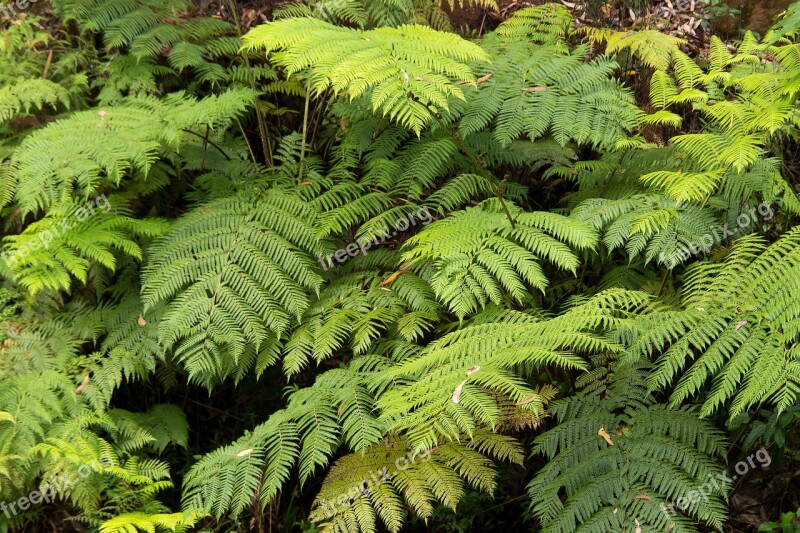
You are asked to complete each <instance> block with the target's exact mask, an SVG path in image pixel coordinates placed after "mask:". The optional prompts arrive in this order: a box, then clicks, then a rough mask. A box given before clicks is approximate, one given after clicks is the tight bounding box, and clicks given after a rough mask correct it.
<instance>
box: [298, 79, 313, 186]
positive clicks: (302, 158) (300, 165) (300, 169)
mask: <svg viewBox="0 0 800 533" xmlns="http://www.w3.org/2000/svg"><path fill="white" fill-rule="evenodd" d="M310 101H311V92H310V91H309V90H308V89H306V105H305V108H304V110H303V142H301V143H300V161H299V163H298V165H297V167H298V168H297V180H298V181H299V180H301V179H302V178H303V161H305V158H306V139H307V138H308V106H309V104H310Z"/></svg>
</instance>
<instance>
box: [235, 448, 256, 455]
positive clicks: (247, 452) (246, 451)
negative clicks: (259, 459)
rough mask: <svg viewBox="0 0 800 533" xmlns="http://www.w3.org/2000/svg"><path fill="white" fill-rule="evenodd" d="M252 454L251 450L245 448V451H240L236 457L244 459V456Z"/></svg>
mask: <svg viewBox="0 0 800 533" xmlns="http://www.w3.org/2000/svg"><path fill="white" fill-rule="evenodd" d="M251 453H253V448H247V449H246V450H242V451H240V452H239V453H237V454H236V457H244V456H245V455H250V454H251Z"/></svg>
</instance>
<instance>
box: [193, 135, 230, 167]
mask: <svg viewBox="0 0 800 533" xmlns="http://www.w3.org/2000/svg"><path fill="white" fill-rule="evenodd" d="M181 131H182V132H184V133H188V134H190V135H194V136H195V137H200V138H201V139H203V141H205V142H207V143H208V144H210V145H211V146H213V147H214V148H216V149H217V150H219V153H221V154H222V155H224V156H225V159H227V160H228V161H232V159H231V156H229V155H228V154H227V153H226V152H225V150H223V149H222V147H221V146H220V145H218V144H217V143H215V142H214V141H212V140H210V139H207V138H206V137H203V136H202V135H200V134H199V133H197V132H194V131H192V130H187V129H183V130H181Z"/></svg>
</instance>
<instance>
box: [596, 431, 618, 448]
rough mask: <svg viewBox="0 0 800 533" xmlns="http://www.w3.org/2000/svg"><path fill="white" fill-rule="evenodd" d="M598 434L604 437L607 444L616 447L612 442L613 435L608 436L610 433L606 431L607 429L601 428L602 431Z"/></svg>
mask: <svg viewBox="0 0 800 533" xmlns="http://www.w3.org/2000/svg"><path fill="white" fill-rule="evenodd" d="M597 434H598V435H600V436H601V437H603V440H605V441H606V443H607V444H608V445H609V446H613V445H614V441H613V440H611V435H609V434H608V431H606V428H604V427H601V428H600V429H598V430H597Z"/></svg>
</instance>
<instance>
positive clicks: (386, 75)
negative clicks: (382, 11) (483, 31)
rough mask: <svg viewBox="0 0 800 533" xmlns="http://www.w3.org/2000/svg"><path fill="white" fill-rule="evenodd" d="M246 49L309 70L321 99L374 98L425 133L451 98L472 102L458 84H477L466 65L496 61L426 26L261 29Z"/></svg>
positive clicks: (278, 25)
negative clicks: (330, 94) (325, 95)
mask: <svg viewBox="0 0 800 533" xmlns="http://www.w3.org/2000/svg"><path fill="white" fill-rule="evenodd" d="M299 36H302V37H299ZM244 44H245V50H265V51H266V52H267V53H270V52H277V53H275V54H274V56H273V61H274V62H275V64H277V65H279V66H282V67H284V68H286V71H287V73H288V74H289V75H291V74H295V73H298V72H301V71H306V70H308V76H309V78H308V80H309V82H308V86H309V89H310V90H311V91H312V92H313V93H314V94H321V93H323V92H324V91H326V90H328V89H330V90H332V91H333V93H334V94H343V95H345V96H347V97H348V98H349V99H350V100H353V99H356V98H359V97H362V96H365V95H366V94H367V93H369V100H368V101H369V104H370V106H371V107H372V108H373V110H375V111H377V110H380V111H381V113H382V114H383V115H384V116H387V117H389V118H390V119H392V120H395V121H397V122H398V123H400V124H402V125H403V126H405V127H407V128H409V129H411V130H413V131H414V132H415V133H417V134H419V133H420V132H421V130H422V128H423V127H425V126H426V125H428V124H430V123H431V122H432V121H433V120H434V118H435V115H434V112H436V110H439V111H446V110H447V109H449V102H448V100H449V99H450V98H459V99H462V100H463V99H464V93H463V91H462V90H461V88H460V87H458V86H457V85H456V84H455V83H454V82H453V79H455V80H456V81H467V82H471V81H473V79H474V76H473V74H472V71H471V70H470V68H469V67H468V66H467V65H466V63H465V62H466V61H488V59H489V58H488V57H487V55H486V53H485V52H484V51H483V50H481V49H480V48H479V47H477V46H476V45H474V44H472V43H469V42H467V41H464V40H462V39H459V38H458V37H456V36H455V35H452V34H445V33H440V32H436V31H434V30H431V29H430V28H425V27H422V26H401V27H399V28H380V29H376V30H368V31H358V30H350V29H347V28H339V27H336V26H332V25H330V24H327V23H325V22H322V21H319V20H316V19H311V18H293V19H286V20H279V21H276V22H272V23H269V24H265V25H263V26H259V27H258V28H255V29H254V30H252V31H251V32H250V33H248V34H247V35H246V36H245V38H244ZM279 50H284V51H283V52H278V51H279Z"/></svg>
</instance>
